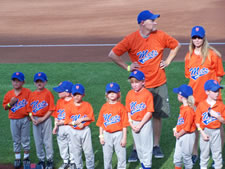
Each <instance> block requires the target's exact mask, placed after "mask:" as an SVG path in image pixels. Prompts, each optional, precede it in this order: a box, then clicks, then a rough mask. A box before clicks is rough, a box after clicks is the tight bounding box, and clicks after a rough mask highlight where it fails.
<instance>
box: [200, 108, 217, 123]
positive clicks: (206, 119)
mask: <svg viewBox="0 0 225 169" xmlns="http://www.w3.org/2000/svg"><path fill="white" fill-rule="evenodd" d="M216 113H217V114H218V115H220V113H219V112H216ZM216 120H217V118H215V117H212V116H210V115H209V112H208V111H207V112H204V113H203V114H202V122H203V123H204V124H205V125H208V124H209V123H211V122H214V121H216Z"/></svg>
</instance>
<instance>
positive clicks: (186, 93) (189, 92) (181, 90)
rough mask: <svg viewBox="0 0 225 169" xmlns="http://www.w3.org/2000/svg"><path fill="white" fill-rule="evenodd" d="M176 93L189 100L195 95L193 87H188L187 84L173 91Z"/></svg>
mask: <svg viewBox="0 0 225 169" xmlns="http://www.w3.org/2000/svg"><path fill="white" fill-rule="evenodd" d="M173 92H174V93H177V94H180V95H181V96H183V97H185V98H188V97H189V96H191V95H193V90H192V88H191V86H188V85H186V84H183V85H181V86H180V87H178V88H174V89H173Z"/></svg>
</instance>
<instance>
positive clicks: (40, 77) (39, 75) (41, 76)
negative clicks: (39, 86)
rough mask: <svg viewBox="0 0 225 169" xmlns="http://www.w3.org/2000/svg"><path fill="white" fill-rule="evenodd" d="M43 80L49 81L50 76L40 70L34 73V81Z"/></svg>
mask: <svg viewBox="0 0 225 169" xmlns="http://www.w3.org/2000/svg"><path fill="white" fill-rule="evenodd" d="M37 80H41V81H42V82H45V81H48V78H47V76H46V74H45V73H44V72H38V73H36V74H35V75H34V82H36V81H37Z"/></svg>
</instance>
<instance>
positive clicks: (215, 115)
mask: <svg viewBox="0 0 225 169" xmlns="http://www.w3.org/2000/svg"><path fill="white" fill-rule="evenodd" d="M210 115H211V116H212V117H215V118H218V116H219V114H218V113H217V112H215V111H214V110H212V109H211V110H210Z"/></svg>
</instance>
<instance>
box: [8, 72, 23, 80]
mask: <svg viewBox="0 0 225 169" xmlns="http://www.w3.org/2000/svg"><path fill="white" fill-rule="evenodd" d="M13 79H18V80H19V81H21V82H24V80H25V77H24V74H23V73H22V72H14V73H13V74H12V77H11V80H13Z"/></svg>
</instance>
